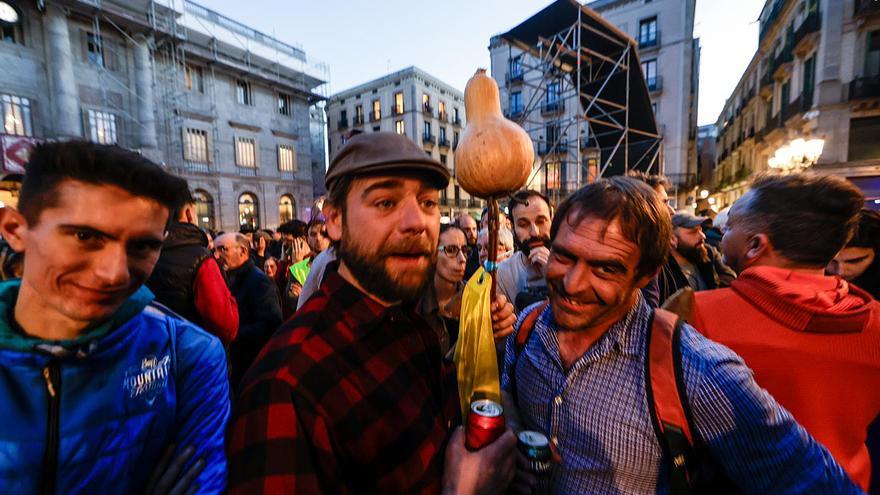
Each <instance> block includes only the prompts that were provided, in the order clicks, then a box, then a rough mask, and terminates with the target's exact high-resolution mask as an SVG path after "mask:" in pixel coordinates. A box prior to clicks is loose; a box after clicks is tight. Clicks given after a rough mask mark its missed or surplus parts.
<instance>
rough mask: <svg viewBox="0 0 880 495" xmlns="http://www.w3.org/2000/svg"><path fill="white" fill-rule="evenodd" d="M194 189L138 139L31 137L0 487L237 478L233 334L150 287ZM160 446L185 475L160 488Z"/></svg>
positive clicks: (203, 488) (12, 215) (140, 488)
mask: <svg viewBox="0 0 880 495" xmlns="http://www.w3.org/2000/svg"><path fill="white" fill-rule="evenodd" d="M187 193H188V191H187V185H186V181H185V180H183V179H181V178H178V177H175V176H173V175H170V174H169V173H168V172H166V171H165V169H164V167H160V166H159V165H156V164H155V163H153V162H151V161H149V160H147V159H146V158H145V157H143V156H142V155H140V154H138V153H135V152H133V151H129V150H126V149H122V148H119V147H116V146H106V145H99V144H94V143H89V142H85V141H56V142H45V143H41V144H37V145H36V146H35V147H34V149H33V152H32V153H31V155H30V159H29V162H28V164H27V174H26V175H25V177H24V181H23V183H22V186H21V191H20V194H19V202H18V208H17V209H16V208H12V207H8V206H7V207H6V208H3V209H2V213H0V233H2V236H3V238H4V239H5V240H6V241H7V242H8V243H9V245H10V246H11V247H12V248H13V249H14V250H15V251H17V252H20V253H23V254H24V255H25V256H24V268H23V273H22V278H21V280H8V281H5V282H3V283H2V284H0V307H2V309H0V404H2V406H0V409H2V414H3V424H2V426H0V432H2V434H0V450H2V452H4V455H2V456H0V473H3V474H2V475H0V493H4V494H7V493H9V494H11V493H149V494H154V493H169V492H171V493H187V492H188V493H192V492H195V491H197V492H198V493H204V494H219V493H223V492H224V491H225V488H226V472H227V469H226V453H225V448H224V442H225V441H224V437H225V435H226V424H227V421H228V420H229V414H230V412H229V411H230V409H229V384H228V381H227V377H226V355H225V352H224V350H223V344H222V343H221V342H220V339H218V338H217V337H215V336H213V335H211V334H209V333H208V332H205V331H204V330H202V329H201V328H198V327H197V326H195V325H194V324H192V323H190V322H188V321H186V320H183V319H181V318H179V317H178V316H176V315H174V314H172V313H171V312H170V311H168V310H167V309H166V308H164V307H163V306H160V305H156V304H153V302H152V300H153V295H152V293H151V292H150V290H149V289H147V288H146V287H145V286H144V282H145V281H146V280H147V279H148V278H149V277H150V273H151V272H152V271H153V268H154V266H155V265H156V262H157V260H158V259H159V251H160V249H161V247H162V240H163V239H164V237H165V230H166V227H167V226H168V225H169V221H170V220H172V218H171V212H172V210H174V209H176V208H177V207H178V206H179V205H180V198H181V197H184V196H185V195H186V194H187ZM163 453H165V454H166V455H167V454H169V453H171V455H173V456H174V457H175V458H178V459H181V460H182V461H183V464H181V465H182V466H183V468H184V470H183V471H178V474H174V473H173V472H172V471H166V472H165V474H167V475H169V476H168V478H170V479H172V481H173V483H172V484H178V483H182V484H183V485H184V486H180V485H178V486H176V487H170V486H166V488H165V489H164V490H163V489H159V488H157V486H156V485H155V483H154V482H155V480H156V478H155V477H154V476H151V474H153V475H155V474H156V472H157V466H158V472H163V471H164V469H163V465H164V464H165V463H164V462H163ZM174 464H175V465H176V464H177V462H175V463H174ZM162 478H165V476H163V477H162ZM190 482H191V484H190ZM160 484H162V485H167V483H164V482H163V483H160ZM172 490H173V491H172Z"/></svg>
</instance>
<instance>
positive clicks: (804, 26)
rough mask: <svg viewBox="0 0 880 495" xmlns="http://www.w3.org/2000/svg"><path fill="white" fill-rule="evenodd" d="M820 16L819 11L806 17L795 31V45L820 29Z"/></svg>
mask: <svg viewBox="0 0 880 495" xmlns="http://www.w3.org/2000/svg"><path fill="white" fill-rule="evenodd" d="M875 3H876V2H875ZM819 25H820V18H819V12H815V11H814V12H812V13H811V14H810V15H808V16H807V18H806V19H804V22H802V23H801V25H800V26H799V27H798V28H797V29H796V30H795V32H794V46H797V44H798V43H800V41H801V40H803V39H804V38H805V37H806V36H807V35H808V34H810V33H815V32H816V31H818V30H819Z"/></svg>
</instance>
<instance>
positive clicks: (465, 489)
mask: <svg viewBox="0 0 880 495" xmlns="http://www.w3.org/2000/svg"><path fill="white" fill-rule="evenodd" d="M448 182H449V172H448V171H447V169H446V167H445V166H443V165H442V164H440V163H439V162H437V161H435V160H433V159H431V158H430V157H428V156H426V154H425V152H424V151H423V150H422V149H421V148H419V147H418V146H417V145H416V144H414V143H413V142H412V141H410V140H408V139H407V138H406V137H405V136H400V135H397V134H391V133H369V134H360V135H357V136H354V137H352V139H351V140H350V141H349V142H348V143H347V144H346V145H345V146H344V147H343V148H342V149H341V150H340V151H339V153H338V155H337V156H336V157H334V159H333V162H332V163H331V164H330V168H329V170H328V171H327V175H326V185H327V190H328V200H327V201H326V202H325V205H324V216H325V217H326V219H327V232H328V234H329V236H330V238H331V239H333V240H334V241H336V242H337V247H336V255H337V257H338V261H337V262H334V263H331V264H330V265H328V266H327V269H326V272H325V274H324V277H323V280H322V282H321V285H320V288H319V289H318V291H317V292H316V293H315V294H314V295H313V296H312V297H311V298H310V299H309V300H308V302H306V303H305V304H304V305H303V306H302V308H301V309H300V310H299V311H298V312H297V313H296V314H295V315H294V316H293V317H292V318H291V319H290V320H289V321H288V322H287V323H286V324H285V325H284V326H282V328H281V329H280V330H279V331H278V332H276V334H275V335H274V336H273V338H272V340H271V341H270V342H269V344H267V345H266V347H265V348H264V349H263V351H262V353H261V354H260V357H259V358H258V359H257V361H256V362H255V364H254V365H253V367H251V369H250V370H249V371H248V373H247V375H246V377H245V379H244V381H243V384H242V388H241V395H240V397H239V401H238V419H237V420H236V422H235V426H234V429H233V432H232V437H231V439H230V444H231V446H230V458H229V466H230V468H229V475H230V493H234V494H235V493H294V492H295V493H333V494H337V493H353V492H358V493H440V492H441V491H442V492H443V493H503V492H504V491H505V490H506V487H507V484H508V483H509V482H510V480H511V478H512V476H513V462H514V454H513V447H514V444H515V440H514V437H513V435H512V433H510V431H507V432H506V433H505V434H504V435H502V436H501V437H500V438H499V439H498V440H496V441H495V442H494V443H492V444H490V445H488V446H486V447H484V448H483V449H481V450H478V451H476V452H469V451H467V450H466V449H465V447H464V439H463V433H462V429H461V428H457V429H455V430H454V431H453V428H452V427H453V425H454V424H455V423H457V422H458V421H460V418H458V415H459V413H458V393H457V390H456V388H455V376H454V371H453V370H452V368H451V366H449V363H446V362H444V360H443V357H442V353H441V349H440V344H439V339H438V335H437V334H436V332H435V331H433V330H432V329H431V326H430V325H428V324H427V323H426V322H425V321H424V320H423V319H422V318H421V317H420V316H419V315H418V314H417V313H416V311H415V305H414V302H415V301H416V300H417V299H418V298H419V297H420V296H421V295H422V293H423V292H424V289H425V287H426V286H427V284H428V283H429V281H430V280H431V279H432V278H433V277H432V276H430V274H432V273H433V267H434V263H435V259H436V256H437V243H438V237H439V229H440V213H439V210H438V200H439V190H440V189H442V188H445V187H446V186H447V184H448ZM496 302H498V301H496ZM505 302H506V301H501V303H502V305H504V303H505ZM505 310H506V311H503V313H504V315H503V318H505V319H506V318H508V317H511V318H512V311H511V309H510V308H509V304H507V305H506V306H505ZM508 313H509V314H508ZM495 316H496V317H498V314H497V313H496V314H495ZM510 324H511V325H512V321H511V323H510ZM450 435H451V436H450Z"/></svg>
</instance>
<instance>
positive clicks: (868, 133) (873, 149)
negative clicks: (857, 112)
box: [848, 117, 880, 161]
mask: <svg viewBox="0 0 880 495" xmlns="http://www.w3.org/2000/svg"><path fill="white" fill-rule="evenodd" d="M877 136H880V117H868V118H863V119H851V120H850V121H849V153H848V154H849V156H848V158H849V161H856V160H876V159H878V158H880V140H878V139H877Z"/></svg>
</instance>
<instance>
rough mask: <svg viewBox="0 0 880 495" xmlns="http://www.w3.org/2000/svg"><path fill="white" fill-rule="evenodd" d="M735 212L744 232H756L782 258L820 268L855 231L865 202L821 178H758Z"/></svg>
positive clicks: (845, 185)
mask: <svg viewBox="0 0 880 495" xmlns="http://www.w3.org/2000/svg"><path fill="white" fill-rule="evenodd" d="M750 193H751V198H750V199H749V200H748V202H746V203H745V204H743V205H742V210H739V209H738V210H739V211H737V212H736V213H737V216H738V217H739V218H738V219H737V223H741V224H742V225H743V228H744V229H745V230H746V231H749V232H752V233H757V232H762V233H764V234H766V235H767V237H768V238H769V239H770V243H771V244H773V248H774V249H775V250H776V251H777V252H779V254H780V255H782V256H783V257H785V258H786V259H788V260H790V261H792V262H794V263H797V264H799V265H804V266H816V267H819V266H825V265H827V264H828V263H829V262H830V261H831V260H832V259H834V256H835V255H837V253H838V252H839V251H840V250H841V249H843V247H844V246H845V245H846V243H847V242H848V241H849V239H850V237H851V236H852V233H853V232H854V231H855V228H856V226H857V225H858V221H859V211H861V209H862V207H863V206H864V203H865V197H864V195H863V194H862V193H861V191H859V190H858V189H857V188H856V187H855V186H854V185H852V183H850V182H849V181H847V180H845V179H842V178H840V177H835V176H832V175H825V174H814V173H797V174H791V175H783V176H780V175H762V176H759V177H758V178H756V179H755V180H754V181H753V182H752V184H751V191H750Z"/></svg>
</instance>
